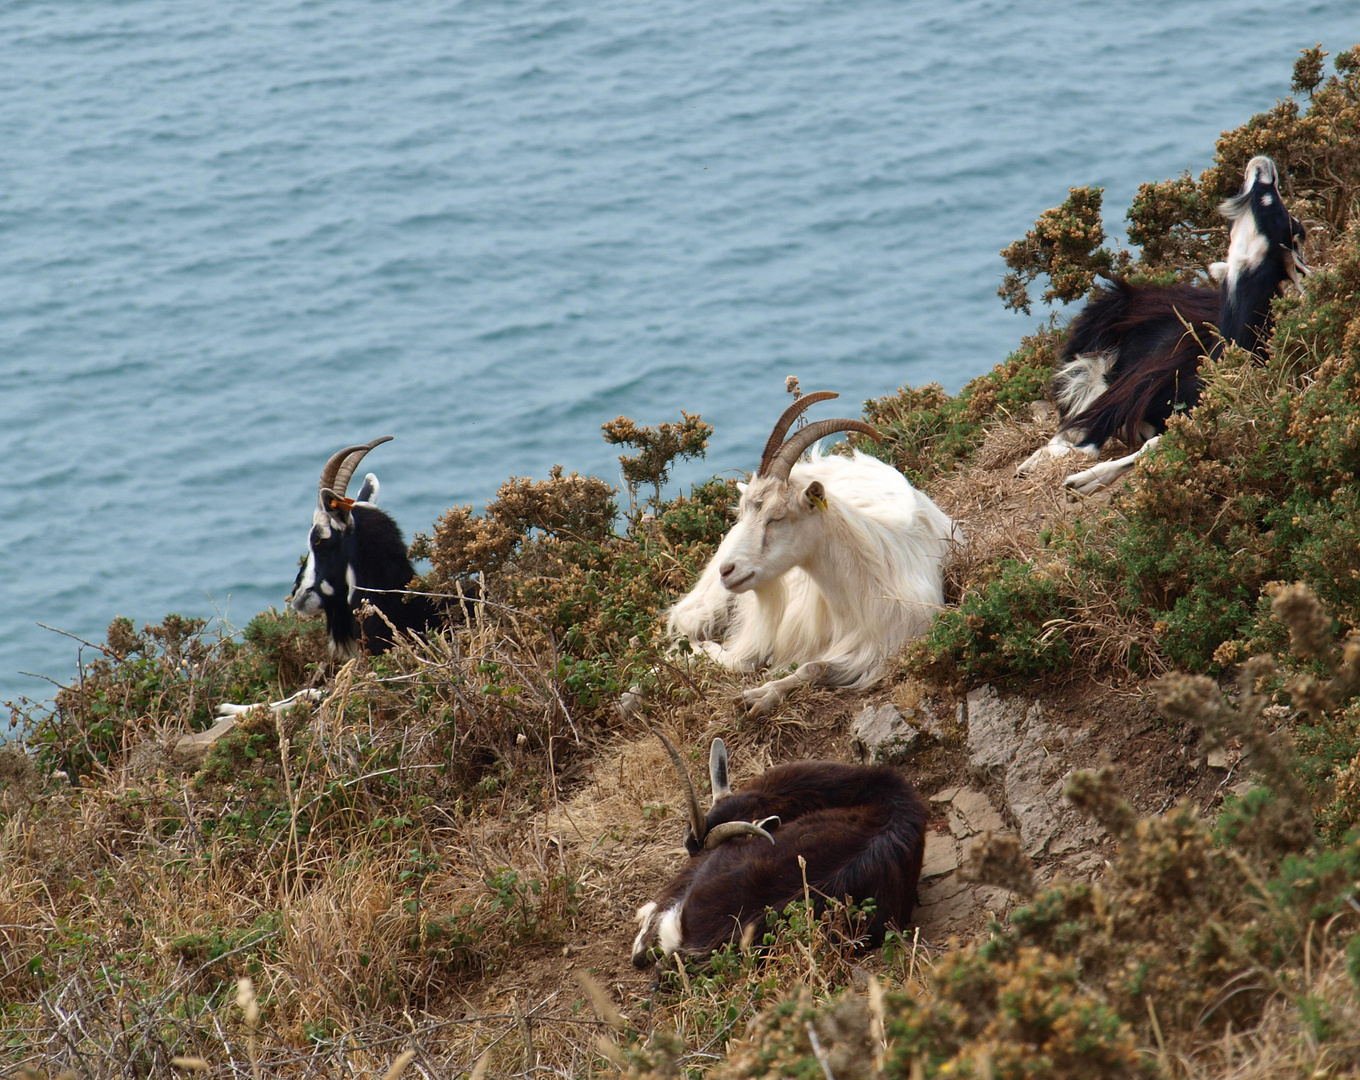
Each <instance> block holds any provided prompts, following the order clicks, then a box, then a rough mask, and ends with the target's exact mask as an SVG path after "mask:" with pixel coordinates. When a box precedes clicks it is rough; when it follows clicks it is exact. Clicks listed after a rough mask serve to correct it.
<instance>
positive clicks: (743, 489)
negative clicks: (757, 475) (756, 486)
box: [737, 480, 750, 495]
mask: <svg viewBox="0 0 1360 1080" xmlns="http://www.w3.org/2000/svg"><path fill="white" fill-rule="evenodd" d="M748 487H750V485H749V484H748V483H747V482H746V481H745V480H738V481H737V490H738V491H739V492H741V494H743V495H745V494H746V489H747V488H748Z"/></svg>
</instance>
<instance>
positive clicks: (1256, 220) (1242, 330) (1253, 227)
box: [1218, 156, 1308, 354]
mask: <svg viewBox="0 0 1360 1080" xmlns="http://www.w3.org/2000/svg"><path fill="white" fill-rule="evenodd" d="M1218 212H1219V213H1220V214H1222V215H1223V216H1224V217H1226V218H1228V219H1229V220H1230V221H1232V230H1231V234H1230V238H1229V241H1228V259H1227V264H1226V266H1225V267H1222V268H1221V269H1220V273H1221V274H1222V276H1223V279H1224V280H1223V308H1222V311H1221V313H1220V315H1219V321H1218V330H1219V333H1220V334H1221V335H1222V337H1223V338H1224V340H1226V341H1231V342H1236V343H1237V344H1238V345H1241V346H1242V347H1243V348H1244V349H1248V350H1250V351H1251V352H1255V353H1257V354H1260V353H1262V352H1263V351H1264V347H1265V344H1266V341H1267V339H1268V338H1269V336H1270V331H1271V318H1270V302H1271V301H1272V300H1273V299H1274V298H1275V297H1276V296H1277V295H1279V291H1280V286H1281V285H1283V284H1284V282H1285V281H1286V280H1288V281H1292V282H1293V283H1294V284H1295V285H1296V286H1297V287H1299V288H1300V289H1301V288H1303V281H1302V277H1303V275H1305V274H1307V273H1308V267H1307V265H1306V264H1305V263H1304V261H1303V243H1304V240H1305V239H1307V230H1305V229H1304V227H1303V225H1302V223H1301V222H1300V221H1299V220H1298V219H1297V218H1295V217H1294V216H1293V215H1292V214H1290V213H1289V211H1288V210H1286V209H1285V205H1284V200H1283V199H1282V198H1281V196H1280V174H1279V170H1278V169H1276V167H1275V162H1274V161H1272V160H1271V159H1270V158H1268V157H1264V156H1257V157H1254V158H1252V159H1251V160H1250V161H1249V162H1247V167H1246V169H1245V171H1244V174H1243V178H1242V190H1241V191H1240V192H1239V193H1238V194H1236V195H1234V196H1233V197H1232V198H1230V199H1225V200H1224V201H1223V202H1222V203H1220V204H1219V207H1218Z"/></svg>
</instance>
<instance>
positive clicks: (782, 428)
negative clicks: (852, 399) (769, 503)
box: [756, 390, 840, 476]
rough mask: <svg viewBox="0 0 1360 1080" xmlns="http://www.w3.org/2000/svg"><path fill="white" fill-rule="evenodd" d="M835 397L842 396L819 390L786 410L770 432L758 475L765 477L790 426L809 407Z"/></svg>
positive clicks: (803, 397)
mask: <svg viewBox="0 0 1360 1080" xmlns="http://www.w3.org/2000/svg"><path fill="white" fill-rule="evenodd" d="M835 397H840V394H835V393H832V392H831V391H830V390H818V391H817V392H816V393H815V394H804V395H803V396H802V397H800V398H799V399H798V400H797V401H795V402H794V403H793V404H792V405H790V406H789V407H788V408H787V409H785V410H784V415H783V416H781V417H780V418H779V422H778V423H777V424H775V426H774V431H772V432H770V437H769V438H768V439H766V440H765V449H764V451H763V452H762V453H761V455H760V468H758V469H757V470H756V475H757V476H764V475H765V470H766V469H768V468H769V467H770V461H771V460H772V459H773V458H774V456H775V454H777V453H779V448H780V447H781V446H783V445H784V436H785V435H787V434H788V432H789V427H790V425H792V424H793V422H794V421H795V420H797V419H798V417H800V416H801V415H802V414H803V410H804V409H806V408H807V407H808V406H809V405H815V404H817V402H819V401H830V400H831V399H832V398H835Z"/></svg>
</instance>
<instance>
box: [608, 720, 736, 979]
mask: <svg viewBox="0 0 1360 1080" xmlns="http://www.w3.org/2000/svg"><path fill="white" fill-rule="evenodd" d="M708 782H709V786H710V787H711V788H712V790H713V797H712V801H711V802H710V804H709V805H710V808H712V807H714V806H717V805H718V803H719V802H720V801H721V800H722V799H725V798H727V797H728V796H729V795H731V794H732V785H731V782H730V781H729V780H728V775H727V745H726V744H725V743H724V742H723V741H722V739H714V740H713V745H712V747H711V748H710V749H709V753H708ZM685 847H686V849H687V850H688V851H689V853H690V856H691V858H697V857H700V855H701V852H702V851H703V846H702V844H701V843H700V842H699V840H698V838H696V837H695V835H694V830H693V829H692V828H691V829H687V830H686V831H685ZM687 892H688V890H686V891H685V892H681V893H680V894H679V895H678V896H674V897H672V898H670V899H668V900H664V906H663V905H662V904H660V903H657V901H655V900H651V901H648V902H647V903H645V904H643V905H642V907H640V908H638V910H637V916H636V918H637V924H638V932H637V937H635V938H634V939H633V952H632V960H633V966H634V967H636V968H647V967H650V966H651V964H652V961H653V959H654V958H655V957H654V955H653V950H658V951H659V952H660V954H661V955H662V956H673V955H674V954H675V953H676V952H678V951H679V950H680V946H681V945H682V944H683V943H684V927H683V924H682V919H683V918H684V912H685V899H686V896H687Z"/></svg>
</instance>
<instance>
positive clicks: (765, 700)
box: [741, 686, 783, 720]
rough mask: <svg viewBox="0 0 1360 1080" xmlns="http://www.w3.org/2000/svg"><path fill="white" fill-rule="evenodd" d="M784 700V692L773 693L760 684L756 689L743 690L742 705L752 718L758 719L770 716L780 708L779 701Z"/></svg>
mask: <svg viewBox="0 0 1360 1080" xmlns="http://www.w3.org/2000/svg"><path fill="white" fill-rule="evenodd" d="M782 700H783V695H782V694H777V693H772V692H771V691H769V690H767V689H766V688H765V687H763V686H758V687H756V688H755V689H754V690H743V691H742V692H741V706H742V708H744V709H745V710H746V715H747V716H749V717H750V718H751V719H752V720H758V719H760V717H762V716H768V715H769V714H770V713H772V712H774V711H775V709H777V708H779V703H780V702H781V701H782Z"/></svg>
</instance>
